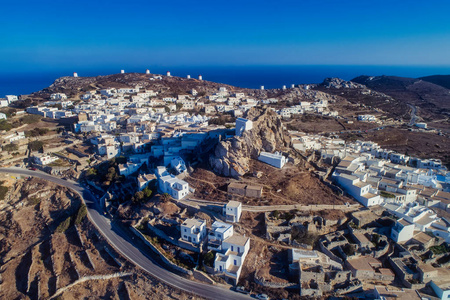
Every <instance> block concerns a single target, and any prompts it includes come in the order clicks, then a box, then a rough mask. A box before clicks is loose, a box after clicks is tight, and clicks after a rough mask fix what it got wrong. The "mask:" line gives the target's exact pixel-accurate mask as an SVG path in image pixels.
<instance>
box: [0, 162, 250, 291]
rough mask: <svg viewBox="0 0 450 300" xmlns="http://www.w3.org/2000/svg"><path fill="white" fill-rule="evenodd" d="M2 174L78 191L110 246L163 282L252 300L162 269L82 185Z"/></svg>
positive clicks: (27, 172) (35, 174)
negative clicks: (99, 205)
mask: <svg viewBox="0 0 450 300" xmlns="http://www.w3.org/2000/svg"><path fill="white" fill-rule="evenodd" d="M0 172H3V173H11V174H20V175H25V176H33V177H39V178H42V179H45V180H48V181H52V182H54V183H56V184H59V185H62V186H65V187H67V188H70V189H72V190H74V191H76V192H77V193H78V194H80V195H81V196H82V198H83V200H84V202H85V203H86V206H87V208H88V216H89V219H90V220H91V222H92V223H93V224H94V225H95V227H97V229H98V231H99V232H100V233H101V234H102V235H103V236H104V237H105V238H106V239H107V240H108V241H109V243H110V244H111V245H112V246H113V247H114V248H115V249H116V250H117V251H118V252H119V253H121V254H122V255H123V256H124V257H126V258H127V259H128V260H130V261H131V262H133V263H134V264H135V265H137V266H139V267H140V268H142V269H143V270H144V271H146V272H148V273H149V274H150V275H152V276H154V277H155V278H157V279H159V280H161V281H162V282H165V283H167V284H168V285H170V286H172V287H175V288H178V289H180V290H183V291H186V292H190V293H193V294H196V295H198V296H201V297H205V298H208V299H228V300H238V299H250V296H245V295H243V294H239V293H236V292H234V291H231V290H229V289H227V288H224V287H221V286H214V285H208V284H204V283H199V282H195V281H191V280H188V279H186V278H184V277H181V276H178V275H176V274H174V273H172V272H169V271H167V270H166V269H164V268H162V267H160V266H158V265H157V264H156V263H155V262H154V261H153V260H152V259H151V257H149V253H146V251H145V250H140V249H138V248H136V247H135V246H134V245H133V244H132V239H131V238H130V237H129V236H128V235H127V234H125V233H124V232H123V231H122V230H121V229H120V228H119V227H118V226H113V225H111V222H110V221H109V219H107V218H106V217H104V216H103V215H102V214H101V213H99V211H100V209H98V206H97V203H96V200H95V198H94V196H93V195H92V194H91V193H90V192H89V190H87V189H85V188H84V187H82V186H80V185H79V184H78V183H75V182H73V181H69V180H64V179H61V178H57V177H54V176H51V175H49V174H47V173H43V172H40V171H31V170H26V169H21V168H0Z"/></svg>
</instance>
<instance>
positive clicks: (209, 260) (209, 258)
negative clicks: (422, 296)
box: [203, 251, 215, 267]
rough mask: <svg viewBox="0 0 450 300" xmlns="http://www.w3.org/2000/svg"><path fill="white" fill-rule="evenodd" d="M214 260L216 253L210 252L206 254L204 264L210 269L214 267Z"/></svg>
mask: <svg viewBox="0 0 450 300" xmlns="http://www.w3.org/2000/svg"><path fill="white" fill-rule="evenodd" d="M214 258H215V254H214V252H212V251H209V252H208V253H206V254H205V257H204V258H203V264H204V265H206V266H208V267H213V266H214Z"/></svg>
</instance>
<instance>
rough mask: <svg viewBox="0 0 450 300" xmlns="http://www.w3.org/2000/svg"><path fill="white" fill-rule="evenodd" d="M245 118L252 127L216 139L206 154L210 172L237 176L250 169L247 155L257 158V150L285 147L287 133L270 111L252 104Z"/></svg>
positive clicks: (284, 148) (280, 149)
mask: <svg viewBox="0 0 450 300" xmlns="http://www.w3.org/2000/svg"><path fill="white" fill-rule="evenodd" d="M246 118H247V119H249V120H252V121H253V129H251V130H249V131H245V132H244V133H243V134H242V136H240V137H238V136H234V137H232V138H230V139H227V140H225V141H221V142H219V143H218V145H217V146H216V148H215V150H214V154H212V155H211V156H210V158H209V162H210V165H211V168H212V170H213V171H214V172H216V173H218V174H221V175H224V176H227V177H234V178H239V177H240V176H242V175H244V174H245V173H248V172H250V169H249V162H250V159H257V158H258V156H259V154H260V152H261V151H266V152H274V151H283V150H286V148H287V147H289V145H290V137H289V135H288V134H287V132H286V130H285V129H284V127H283V124H282V123H281V119H280V118H279V117H278V115H277V114H276V113H275V112H274V111H272V110H270V109H257V108H252V109H251V110H249V111H248V112H247V115H246Z"/></svg>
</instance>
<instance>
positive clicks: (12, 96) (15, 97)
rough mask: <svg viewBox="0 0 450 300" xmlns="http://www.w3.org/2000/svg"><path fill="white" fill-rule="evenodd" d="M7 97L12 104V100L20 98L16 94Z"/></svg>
mask: <svg viewBox="0 0 450 300" xmlns="http://www.w3.org/2000/svg"><path fill="white" fill-rule="evenodd" d="M5 98H6V100H7V101H8V103H9V104H11V102H14V101H18V100H19V98H18V97H17V96H16V95H6V96H5Z"/></svg>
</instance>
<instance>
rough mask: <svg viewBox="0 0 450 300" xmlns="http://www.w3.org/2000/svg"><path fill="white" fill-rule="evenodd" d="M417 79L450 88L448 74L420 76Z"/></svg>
mask: <svg viewBox="0 0 450 300" xmlns="http://www.w3.org/2000/svg"><path fill="white" fill-rule="evenodd" d="M419 79H422V80H424V81H428V82H431V83H434V84H437V85H440V86H442V87H445V88H446V89H450V75H432V76H425V77H420V78H419Z"/></svg>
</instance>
